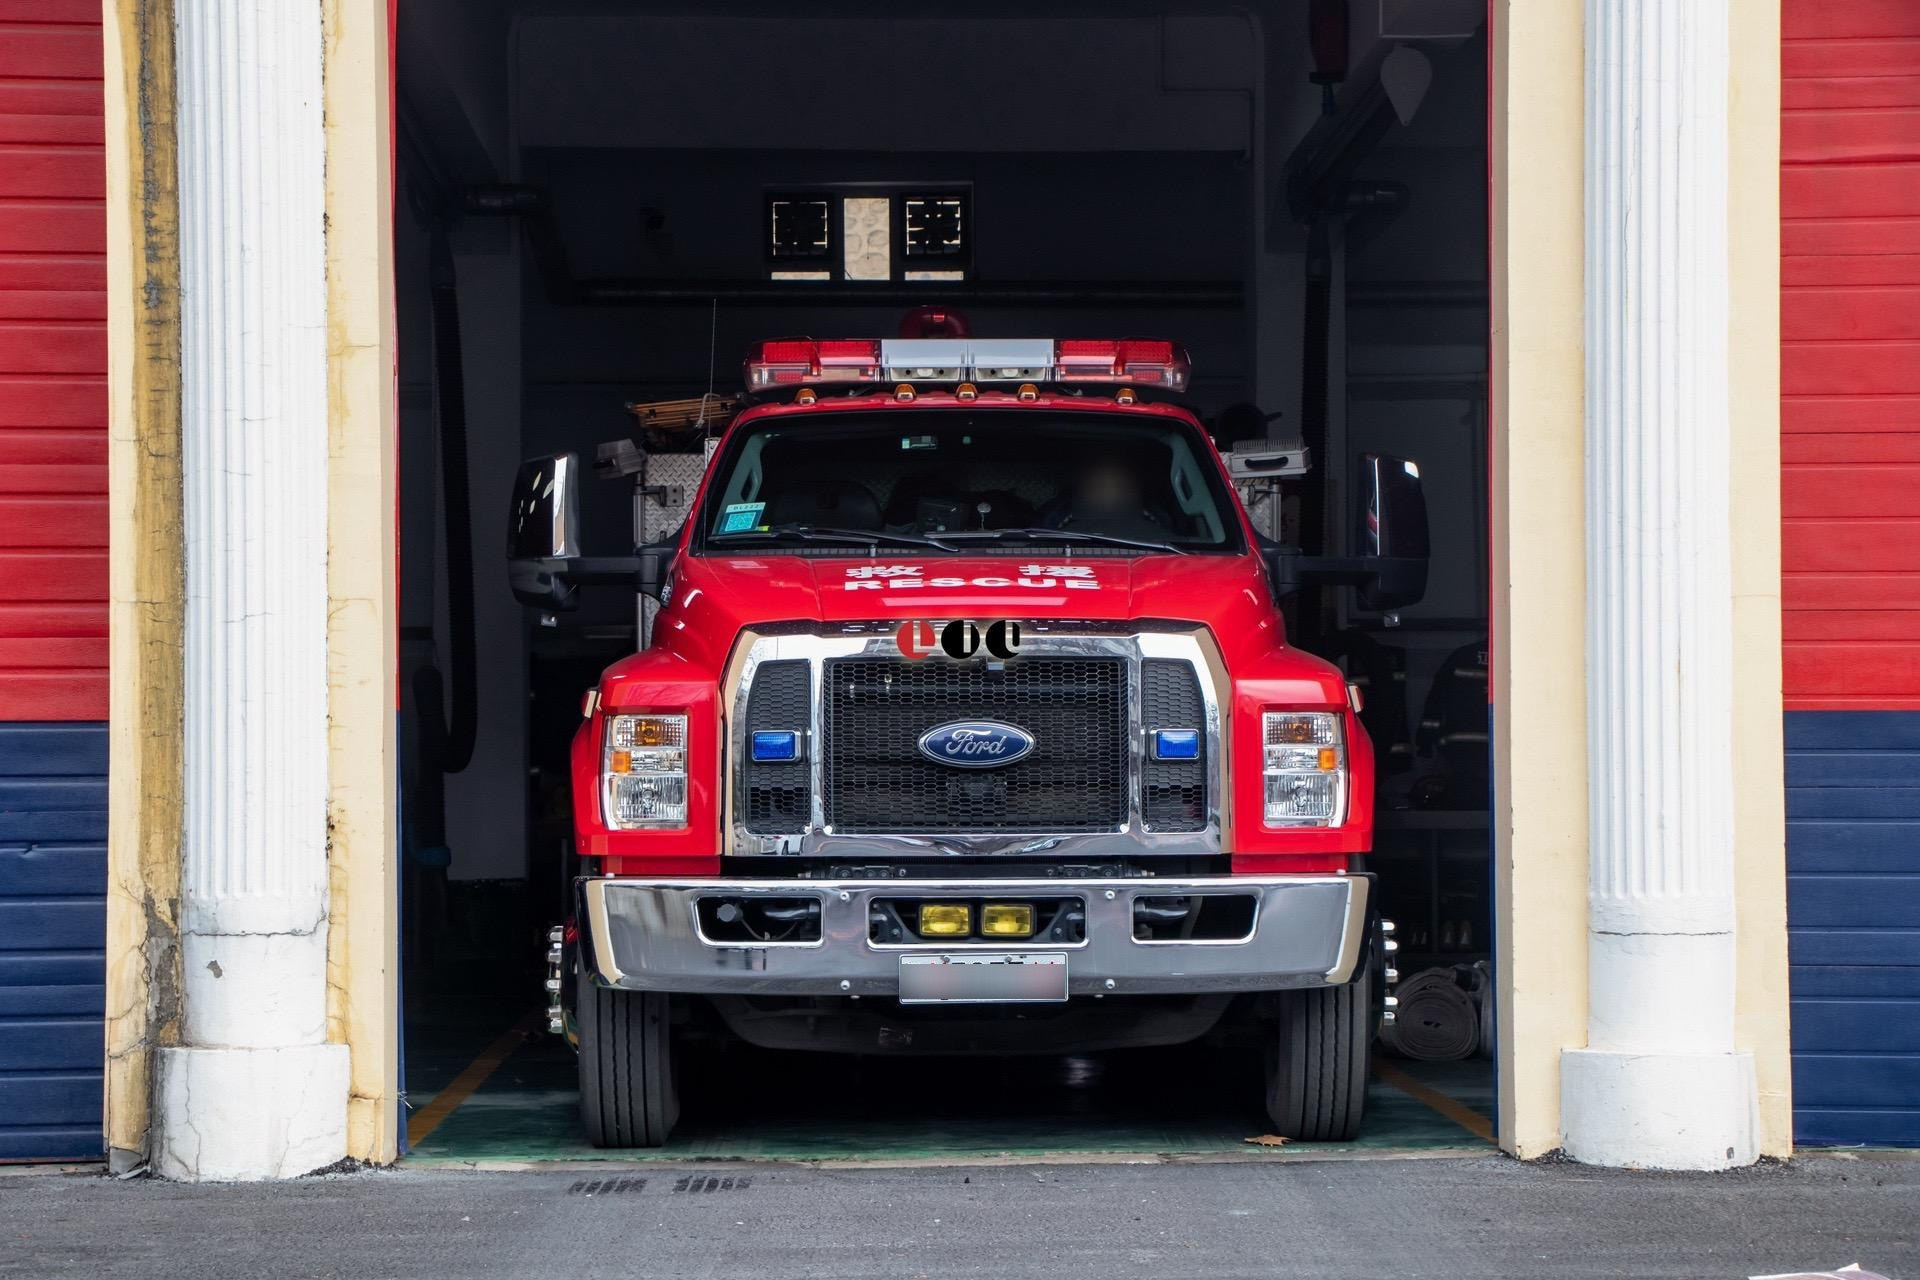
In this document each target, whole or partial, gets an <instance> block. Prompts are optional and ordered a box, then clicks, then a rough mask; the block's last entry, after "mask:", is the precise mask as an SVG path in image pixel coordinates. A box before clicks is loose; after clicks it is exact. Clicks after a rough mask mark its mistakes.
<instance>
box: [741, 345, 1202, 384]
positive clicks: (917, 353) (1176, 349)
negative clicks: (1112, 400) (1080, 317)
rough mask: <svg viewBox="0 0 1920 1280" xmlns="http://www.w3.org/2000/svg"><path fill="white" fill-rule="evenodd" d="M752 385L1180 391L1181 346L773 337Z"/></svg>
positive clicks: (1184, 370)
mask: <svg viewBox="0 0 1920 1280" xmlns="http://www.w3.org/2000/svg"><path fill="white" fill-rule="evenodd" d="M743 372H744V373H745V375H746V381H747V386H748V388H749V389H751V390H756V391H758V390H772V389H778V388H781V387H803V386H814V385H818V384H820V383H880V382H956V383H957V382H974V383H1001V382H1004V383H1023V382H1061V383H1122V382H1125V383H1132V384H1134V385H1137V386H1143V387H1161V388H1164V389H1165V390H1168V391H1184V390H1186V389H1187V382H1188V380H1189V378H1190V377H1191V376H1192V372H1193V366H1192V364H1191V363H1190V362H1189V361H1188V359H1187V351H1186V348H1185V347H1182V346H1180V345H1179V344H1178V343H1175V342H1164V341H1161V340H1159V339H1150V338H1120V339H1106V338H1060V339H1055V338H838V339H825V340H815V339H813V338H778V339H775V340H773V341H771V342H762V343H758V344H756V345H755V346H754V347H752V348H751V349H749V350H748V352H747V358H746V361H745V364H744V366H743Z"/></svg>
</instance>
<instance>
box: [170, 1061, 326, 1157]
mask: <svg viewBox="0 0 1920 1280" xmlns="http://www.w3.org/2000/svg"><path fill="white" fill-rule="evenodd" d="M157 1057H158V1062H157V1064H156V1069H157V1071H158V1079H157V1080H156V1081H155V1086H154V1116H153V1123H154V1144H153V1171H154V1173H156V1174H158V1175H159V1176H160V1177H163V1178H176V1179H179V1180H181V1181H186V1182H254V1181H261V1180H264V1179H274V1178H297V1177H299V1176H300V1175H301V1174H305V1173H312V1172H313V1171H314V1170H315V1169H324V1168H326V1167H327V1166H328V1165H330V1164H333V1163H335V1162H337V1161H339V1160H341V1159H343V1158H344V1157H345V1156H346V1154H347V1089H348V1080H347V1066H348V1053H347V1046H346V1045H343V1044H307V1045H294V1046H290V1047H287V1048H281V1049H179V1048H175V1049H162V1050H160V1052H159V1054H158V1055H157Z"/></svg>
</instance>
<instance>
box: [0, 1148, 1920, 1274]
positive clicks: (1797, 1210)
mask: <svg viewBox="0 0 1920 1280" xmlns="http://www.w3.org/2000/svg"><path fill="white" fill-rule="evenodd" d="M1916 1231H1920V1162H1914V1161H1904V1162H1894V1161H1872V1160H1845V1161H1843V1160H1839V1159H1835V1158H1814V1159H1809V1160H1807V1161H1804V1162H1801V1163H1799V1164H1796V1165H1793V1166H1781V1165H1772V1166H1762V1167H1760V1168H1756V1169H1751V1170H1745V1171H1742V1172H1739V1173H1733V1174H1721V1175H1656V1174H1634V1173H1621V1172H1611V1171H1603V1170H1594V1169H1586V1168H1581V1167H1579V1166H1575V1165H1565V1164H1561V1165H1546V1166H1528V1165H1522V1164H1519V1163H1517V1162H1514V1161H1512V1160H1509V1159H1506V1158H1505V1157H1500V1156H1492V1157H1479V1158H1474V1159H1466V1160H1458V1159H1434V1160H1365V1161H1356V1160H1280V1161H1267V1160H1255V1161H1253V1162H1244V1161H1240V1162H1222V1161H1221V1160H1220V1159H1219V1158H1217V1157H1216V1158H1213V1159H1212V1161H1211V1162H1206V1161H1203V1162H1199V1163H1168V1162H1155V1163H1148V1164H1126V1165H1111V1164H1095V1163H1080V1164H1055V1165H1018V1166H1015V1165H1008V1164H1005V1163H1000V1164H992V1165H984V1166H983V1165H974V1166H961V1167H946V1168H912V1169H903V1168H893V1169H873V1168H857V1167H848V1166H846V1165H843V1164H833V1163H827V1164H817V1165H795V1164H786V1165H765V1164H753V1163H740V1162H735V1163H727V1164H718V1165H716V1164H705V1165H693V1166H686V1165H678V1166H676V1165H657V1166H653V1167H635V1166H625V1167H622V1168H620V1169H618V1170H608V1169H606V1168H605V1167H604V1166H603V1167H601V1170H600V1171H599V1172H597V1173H593V1172H577V1171H576V1172H559V1171H539V1172H520V1173H472V1172H465V1171H458V1170H450V1169H444V1168H442V1169H427V1168H421V1167H418V1166H410V1167H403V1168H402V1169H401V1170H399V1171H384V1172H382V1171H364V1172H359V1173H352V1174H342V1175H335V1176H328V1177H320V1178H309V1179H303V1180H301V1181H298V1182H293V1183H281V1184H277V1185H265V1186H261V1185H255V1186H224V1187H223V1186H187V1185H182V1184H177V1183H164V1182H154V1181H134V1182H114V1181H112V1180H110V1179H107V1178H104V1177H102V1176H100V1175H99V1174H98V1173H94V1172H89V1173H86V1174H82V1175H74V1176H67V1177H62V1176H58V1175H54V1174H47V1173H38V1174H20V1173H15V1174H6V1173H0V1276H7V1277H12V1276H34V1277H40V1276H59V1275H76V1276H89V1277H102V1278H114V1277H141V1278H142V1280H153V1278H155V1277H170V1276H191V1277H193V1280H227V1278H228V1277H235V1278H239V1277H245V1278H246V1280H253V1278H254V1277H258V1276H290V1277H291V1276H316V1277H319V1276H351V1277H356V1278H359V1277H413V1276H436V1277H438V1276H473V1277H492V1276H525V1275H540V1276H547V1275H553V1276H567V1277H590V1276H624V1277H653V1276H661V1277H719V1276H749V1277H753V1280H781V1278H783V1277H790V1276H791V1277H801V1276H811V1277H834V1278H836V1280H868V1278H872V1280H897V1278H899V1277H908V1276H924V1277H962V1276H965V1277H993V1278H994V1280H1011V1278H1017V1277H1045V1280H1082V1278H1085V1280H1114V1278H1115V1277H1118V1276H1129V1275H1153V1276H1203V1277H1210V1278H1213V1280H1228V1278H1230V1277H1267V1278H1272V1277H1296V1276H1297V1277H1315V1278H1318V1280H1326V1278H1328V1277H1349V1276H1352V1277H1369V1278H1372V1280H1385V1278H1399V1277H1416V1276H1419V1277H1472V1278H1474V1280H1491V1278H1497V1277H1524V1278H1527V1280H1559V1278H1562V1277H1601V1276H1623V1277H1636V1278H1651V1277H1685V1278H1686V1280H1703V1278H1705V1277H1714V1278H1718V1277H1729V1278H1731V1277H1743V1276H1751V1275H1756V1274H1768V1273H1775V1272H1784V1271H1798V1270H1802V1269H1813V1268H1819V1269H1822V1270H1824V1269H1828V1268H1832V1267H1837V1266H1841V1265H1843V1264H1845V1263H1848V1262H1854V1261H1858V1262H1860V1263H1861V1264H1863V1265H1864V1266H1866V1267H1867V1268H1868V1269H1869V1270H1873V1271H1877V1272H1879V1273H1880V1274H1883V1275H1887V1276H1892V1277H1895V1278H1896V1280H1920V1244H1917V1243H1916Z"/></svg>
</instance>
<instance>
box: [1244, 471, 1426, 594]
mask: <svg viewBox="0 0 1920 1280" xmlns="http://www.w3.org/2000/svg"><path fill="white" fill-rule="evenodd" d="M1360 499H1361V501H1360V506H1359V510H1358V511H1357V512H1356V513H1355V514H1356V516H1357V518H1358V519H1357V524H1358V533H1357V537H1356V539H1355V547H1354V550H1355V554H1354V555H1351V556H1309V555H1302V554H1301V553H1300V551H1299V549H1298V548H1295V547H1283V546H1280V545H1278V544H1276V543H1267V544H1264V545H1263V546H1262V548H1261V551H1262V554H1263V555H1264V557H1265V558H1266V561H1267V570H1268V572H1269V574H1270V575H1271V576H1272V578H1273V589H1274V592H1275V593H1276V594H1277V595H1281V596H1288V595H1292V594H1293V593H1294V592H1296V591H1298V590H1299V589H1300V588H1301V587H1304V586H1310V585H1311V586H1349V587H1358V588H1359V590H1360V603H1361V605H1362V606H1364V607H1365V608H1368V609H1379V610H1387V609H1400V608H1404V607H1405V606H1407V605H1410V604H1413V603H1415V602H1416V601H1418V600H1419V599H1420V598H1421V597H1422V596H1424V595H1426V594H1427V560H1428V554H1429V553H1428V544H1427V500H1426V497H1425V495H1424V494H1422V493H1421V491H1420V468H1419V467H1417V466H1415V465H1414V464H1413V463H1411V462H1409V461H1407V460H1406V459H1405V458H1394V457H1389V456H1388V455H1386V454H1375V453H1369V454H1366V455H1364V456H1363V457H1362V458H1361V459H1360Z"/></svg>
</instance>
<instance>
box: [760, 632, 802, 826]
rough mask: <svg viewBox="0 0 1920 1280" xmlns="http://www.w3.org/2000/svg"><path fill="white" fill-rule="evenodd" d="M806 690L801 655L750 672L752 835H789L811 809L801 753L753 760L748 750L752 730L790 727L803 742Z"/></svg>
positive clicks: (764, 663) (763, 665)
mask: <svg viewBox="0 0 1920 1280" xmlns="http://www.w3.org/2000/svg"><path fill="white" fill-rule="evenodd" d="M812 692H813V691H812V689H811V687H810V682H809V674H808V665H807V663H806V661H805V660H804V659H802V660H793V661H789V660H786V659H782V660H781V661H779V662H763V663H761V664H760V666H759V667H758V668H757V669H756V670H755V671H754V673H753V687H752V689H751V690H750V691H749V692H748V694H747V744H748V748H749V749H748V751H747V753H746V756H747V758H746V761H745V766H746V769H745V774H744V777H745V780H746V787H745V791H746V811H747V812H746V819H747V823H746V825H747V830H749V831H751V832H754V833H755V834H757V835H790V834H793V833H795V832H800V831H805V830H806V829H807V818H808V816H809V815H810V812H811V810H812V808H813V783H812V779H811V777H810V774H809V769H808V765H807V762H806V759H805V758H804V757H805V754H806V753H805V752H802V753H801V755H802V758H801V759H799V760H796V761H794V762H792V763H791V764H788V763H780V764H770V763H766V762H756V761H755V760H754V759H753V752H752V750H751V747H752V743H753V734H754V732H755V730H784V729H792V730H794V731H796V732H798V733H799V734H800V735H801V738H800V740H801V741H802V742H803V743H804V742H805V741H806V733H807V726H808V724H809V723H810V721H811V712H812Z"/></svg>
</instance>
